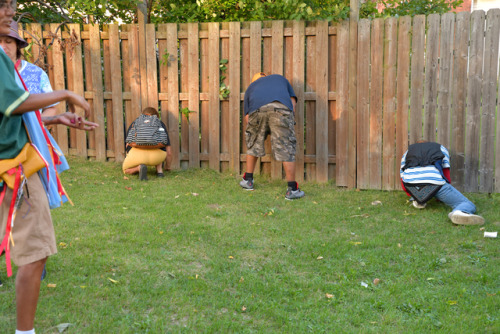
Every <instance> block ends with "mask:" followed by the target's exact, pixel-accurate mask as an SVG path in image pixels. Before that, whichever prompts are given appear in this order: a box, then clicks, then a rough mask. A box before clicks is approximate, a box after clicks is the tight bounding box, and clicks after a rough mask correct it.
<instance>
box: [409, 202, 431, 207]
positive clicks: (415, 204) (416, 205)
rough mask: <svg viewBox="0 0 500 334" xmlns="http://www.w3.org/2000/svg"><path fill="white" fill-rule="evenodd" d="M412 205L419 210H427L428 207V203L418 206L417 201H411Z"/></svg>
mask: <svg viewBox="0 0 500 334" xmlns="http://www.w3.org/2000/svg"><path fill="white" fill-rule="evenodd" d="M411 204H413V207H414V208H417V209H425V206H426V205H427V203H424V204H418V202H417V201H411Z"/></svg>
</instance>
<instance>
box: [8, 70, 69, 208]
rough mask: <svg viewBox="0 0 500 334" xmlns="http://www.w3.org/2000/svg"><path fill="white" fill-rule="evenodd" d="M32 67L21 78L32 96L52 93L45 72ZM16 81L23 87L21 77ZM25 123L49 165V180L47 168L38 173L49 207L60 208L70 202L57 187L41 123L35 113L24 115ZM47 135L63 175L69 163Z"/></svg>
mask: <svg viewBox="0 0 500 334" xmlns="http://www.w3.org/2000/svg"><path fill="white" fill-rule="evenodd" d="M30 65H31V66H29V67H28V68H29V70H28V71H25V70H24V71H22V73H21V77H22V78H23V80H24V83H25V84H26V86H27V87H28V89H29V92H30V94H40V93H46V92H49V91H52V88H51V87H50V90H48V89H47V82H44V79H43V77H44V75H43V74H42V73H45V72H43V70H42V69H41V68H39V67H37V66H35V65H32V64H30ZM23 68H25V66H23ZM41 72H42V73H41ZM45 77H46V75H45ZM16 81H17V82H18V85H20V87H23V85H22V82H21V80H19V77H18V76H17V75H16ZM49 86H50V83H49ZM23 122H24V125H25V127H26V130H27V131H28V134H29V137H30V139H31V143H32V144H33V145H34V146H36V148H37V149H38V151H40V153H41V154H42V156H43V157H44V159H45V160H46V161H47V162H48V164H49V177H48V179H47V168H43V169H42V170H40V172H38V174H39V175H40V179H41V180H42V184H43V186H44V188H45V192H46V194H47V197H48V200H49V206H50V208H51V209H55V208H57V207H60V206H61V204H62V203H65V202H67V201H68V198H67V197H66V196H65V195H62V196H61V195H60V194H59V191H58V186H57V175H56V171H55V169H54V161H53V160H52V155H51V153H50V149H49V146H48V145H47V142H46V140H45V136H44V134H43V130H42V128H41V127H40V123H39V122H38V118H37V117H36V113H35V112H27V113H24V114H23ZM46 133H47V136H48V138H49V140H50V142H51V143H52V146H53V147H54V150H55V152H56V154H57V155H58V156H59V160H60V161H61V164H60V165H56V166H55V168H57V172H58V173H62V172H63V171H65V170H68V169H69V165H68V162H67V161H66V158H65V157H64V155H63V154H62V151H61V149H60V148H59V145H57V142H56V141H55V139H54V138H53V137H52V135H51V134H50V132H49V131H46Z"/></svg>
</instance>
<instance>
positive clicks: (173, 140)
mask: <svg viewBox="0 0 500 334" xmlns="http://www.w3.org/2000/svg"><path fill="white" fill-rule="evenodd" d="M166 30H167V53H168V54H169V55H170V57H169V59H170V61H169V66H168V69H167V79H168V103H167V111H168V118H167V119H168V124H167V127H168V134H169V135H170V147H171V148H172V165H171V168H172V169H178V168H180V152H179V147H180V146H179V144H180V143H179V75H178V72H179V58H178V49H177V42H178V40H177V24H175V23H167V24H166Z"/></svg>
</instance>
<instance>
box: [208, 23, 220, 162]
mask: <svg viewBox="0 0 500 334" xmlns="http://www.w3.org/2000/svg"><path fill="white" fill-rule="evenodd" d="M219 61H220V49H219V23H218V22H212V23H209V25H208V76H209V118H210V123H209V136H210V137H209V146H210V148H209V150H210V156H209V167H210V168H211V169H214V170H216V171H219V170H220V162H219V160H220V100H219V86H220V71H219Z"/></svg>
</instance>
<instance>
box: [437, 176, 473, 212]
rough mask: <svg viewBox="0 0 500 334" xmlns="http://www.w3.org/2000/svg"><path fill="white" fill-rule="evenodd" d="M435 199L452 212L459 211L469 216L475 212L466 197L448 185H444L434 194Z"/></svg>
mask: <svg viewBox="0 0 500 334" xmlns="http://www.w3.org/2000/svg"><path fill="white" fill-rule="evenodd" d="M436 198H437V199H438V200H440V201H441V202H443V203H444V204H446V205H448V206H449V207H451V209H452V211H455V210H460V211H463V212H466V213H470V214H473V213H475V212H476V206H475V205H474V203H472V202H471V201H469V200H468V199H467V197H465V196H464V195H462V193H461V192H460V191H458V190H457V189H455V187H453V186H452V185H451V184H449V183H445V184H444V185H443V186H442V187H441V189H439V191H438V192H437V193H436Z"/></svg>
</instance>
